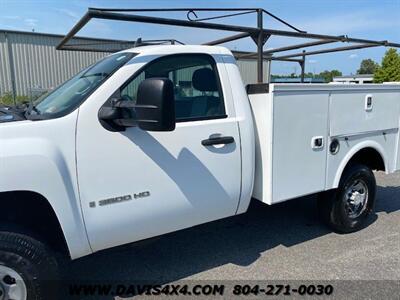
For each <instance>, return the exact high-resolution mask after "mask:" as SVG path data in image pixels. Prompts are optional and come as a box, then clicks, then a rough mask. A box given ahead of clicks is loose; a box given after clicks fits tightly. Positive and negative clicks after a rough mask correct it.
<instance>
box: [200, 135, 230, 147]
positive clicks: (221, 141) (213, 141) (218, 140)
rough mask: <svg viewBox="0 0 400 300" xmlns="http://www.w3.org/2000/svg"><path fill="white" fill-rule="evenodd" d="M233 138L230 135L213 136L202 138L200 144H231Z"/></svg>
mask: <svg viewBox="0 0 400 300" xmlns="http://www.w3.org/2000/svg"><path fill="white" fill-rule="evenodd" d="M234 141H235V139H234V138H233V137H232V136H221V137H213V138H209V139H206V140H202V141H201V144H202V145H203V146H212V145H221V144H225V145H226V144H232V143H233V142H234Z"/></svg>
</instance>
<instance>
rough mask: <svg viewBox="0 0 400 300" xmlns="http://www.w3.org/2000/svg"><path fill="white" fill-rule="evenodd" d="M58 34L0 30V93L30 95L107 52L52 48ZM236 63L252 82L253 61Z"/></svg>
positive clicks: (101, 43) (117, 44)
mask: <svg viewBox="0 0 400 300" xmlns="http://www.w3.org/2000/svg"><path fill="white" fill-rule="evenodd" d="M62 38H63V36H62V35H55V34H45V33H36V32H22V31H10V30H0V96H4V95H6V94H9V95H12V96H13V97H17V96H19V97H21V96H22V97H27V98H30V97H33V98H34V97H35V96H36V95H37V94H40V93H42V92H43V91H47V90H50V89H52V88H54V87H56V86H57V85H59V84H61V83H62V82H64V81H65V80H67V79H68V78H70V77H71V76H73V75H74V74H76V73H77V72H79V71H80V70H82V69H83V68H85V67H87V66H88V65H90V64H92V63H94V62H96V61H97V60H99V59H101V58H102V57H104V56H105V55H108V54H109V53H110V52H89V51H60V50H56V49H55V47H56V45H57V44H58V43H59V42H60V40H61V39H62ZM75 43H76V44H79V45H82V44H83V45H96V47H97V49H99V48H98V47H104V49H103V50H104V51H106V50H110V47H111V48H112V47H114V48H113V49H125V48H128V47H133V45H134V43H133V42H132V43H127V42H126V41H120V40H108V39H92V38H75V39H74V40H73V43H72V44H75ZM110 45H111V46H110ZM100 49H101V48H100ZM238 65H239V68H240V69H241V72H242V76H243V78H244V82H245V83H255V82H256V79H257V78H256V72H255V70H256V68H257V65H256V61H254V60H244V61H239V62H238ZM265 68H267V64H265Z"/></svg>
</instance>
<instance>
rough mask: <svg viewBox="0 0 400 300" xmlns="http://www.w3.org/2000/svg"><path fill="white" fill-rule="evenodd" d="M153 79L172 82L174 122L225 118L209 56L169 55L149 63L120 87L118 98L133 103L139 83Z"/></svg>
mask: <svg viewBox="0 0 400 300" xmlns="http://www.w3.org/2000/svg"><path fill="white" fill-rule="evenodd" d="M152 77H167V78H169V79H170V80H171V81H172V82H173V84H174V89H175V111H176V120H177V121H188V120H198V119H210V118H221V117H225V116H226V115H225V106H224V100H223V95H222V90H221V85H220V82H219V78H218V72H217V68H216V65H215V62H214V60H213V59H212V58H211V57H210V56H208V55H203V54H185V55H172V56H166V57H163V58H160V59H158V60H156V61H154V62H151V63H149V64H148V65H147V66H146V67H145V68H144V69H143V70H142V71H141V72H140V73H139V74H138V75H137V76H136V77H135V78H133V79H132V80H131V81H129V82H127V83H126V84H125V85H124V86H123V87H122V88H121V90H120V94H121V97H122V98H123V99H125V100H131V101H136V95H137V90H138V87H139V84H140V83H141V82H142V81H143V80H145V79H147V78H152Z"/></svg>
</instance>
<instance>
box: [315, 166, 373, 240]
mask: <svg viewBox="0 0 400 300" xmlns="http://www.w3.org/2000/svg"><path fill="white" fill-rule="evenodd" d="M375 194H376V181H375V176H374V174H373V173H372V171H371V169H370V168H368V167H367V166H365V165H361V164H354V165H351V166H349V167H347V168H346V169H345V171H344V172H343V175H342V178H341V180H340V183H339V187H338V188H337V189H336V190H332V191H327V192H325V193H323V194H321V195H320V197H319V199H318V208H319V212H320V216H321V218H322V220H323V221H324V223H325V224H327V225H328V226H329V227H330V228H331V229H333V230H334V231H335V232H339V233H350V232H354V231H357V230H359V229H360V228H362V227H363V225H364V224H365V222H366V220H367V218H368V216H369V215H370V213H371V212H372V211H373V208H374V204H375Z"/></svg>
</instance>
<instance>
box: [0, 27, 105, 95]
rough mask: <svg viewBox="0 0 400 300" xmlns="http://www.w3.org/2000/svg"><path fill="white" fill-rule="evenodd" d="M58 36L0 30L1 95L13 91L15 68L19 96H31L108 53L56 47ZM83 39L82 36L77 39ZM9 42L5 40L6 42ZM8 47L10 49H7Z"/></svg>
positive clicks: (16, 88) (59, 82)
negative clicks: (65, 49)
mask: <svg viewBox="0 0 400 300" xmlns="http://www.w3.org/2000/svg"><path fill="white" fill-rule="evenodd" d="M60 39H61V37H57V36H52V35H44V34H30V33H16V32H7V31H3V32H1V31H0V63H1V66H0V76H1V78H0V95H3V94H4V93H7V92H9V93H10V92H12V77H13V76H12V72H11V71H10V67H12V68H13V70H14V74H15V75H14V77H15V90H16V94H17V95H18V96H28V97H29V96H31V94H32V92H35V91H37V90H41V89H43V90H48V89H51V88H53V87H55V86H57V85H59V84H61V83H62V82H64V81H65V80H67V79H68V78H70V77H72V76H73V75H74V74H76V73H77V72H79V71H80V70H82V69H83V68H85V67H87V66H88V65H90V64H92V63H94V62H96V61H97V60H99V59H101V58H102V57H104V56H105V55H107V53H99V52H78V51H58V50H56V49H55V46H56V45H57V44H58V43H59V41H60ZM81 41H84V40H80V42H81ZM7 43H8V44H7ZM10 48H11V54H12V57H11V61H10V53H9V52H8V50H9V49H10Z"/></svg>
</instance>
